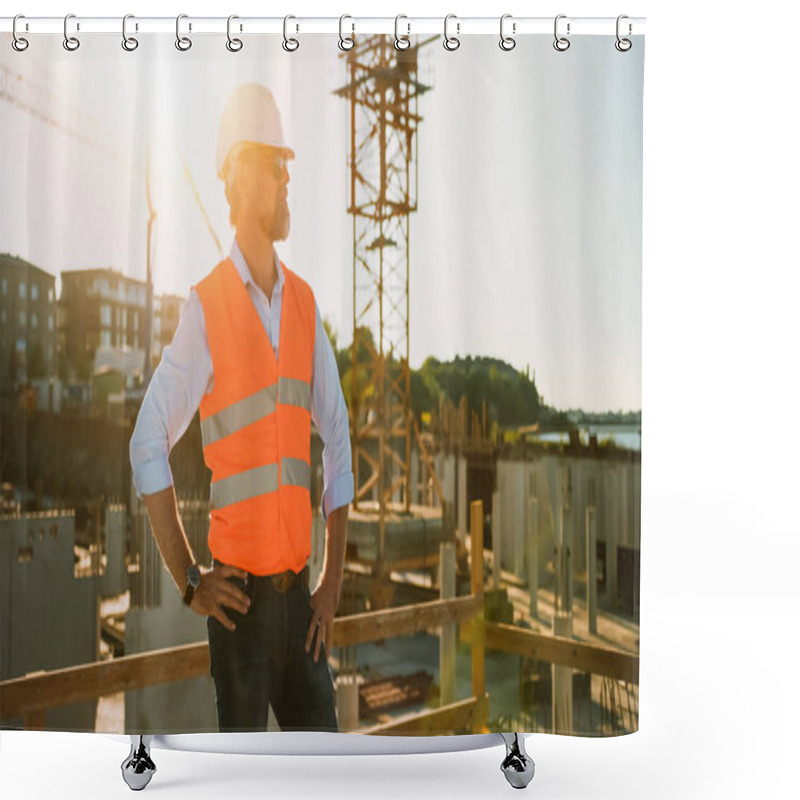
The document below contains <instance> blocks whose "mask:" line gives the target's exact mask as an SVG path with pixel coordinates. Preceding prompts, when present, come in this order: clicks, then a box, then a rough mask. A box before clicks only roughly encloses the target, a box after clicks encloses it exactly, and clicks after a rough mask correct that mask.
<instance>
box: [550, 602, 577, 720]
mask: <svg viewBox="0 0 800 800" xmlns="http://www.w3.org/2000/svg"><path fill="white" fill-rule="evenodd" d="M553 633H554V634H555V635H556V636H570V637H571V636H572V614H563V613H560V612H559V613H556V614H555V615H554V616H553ZM551 670H552V676H553V733H572V731H573V726H572V667H562V666H561V665H560V664H553V665H552V666H551Z"/></svg>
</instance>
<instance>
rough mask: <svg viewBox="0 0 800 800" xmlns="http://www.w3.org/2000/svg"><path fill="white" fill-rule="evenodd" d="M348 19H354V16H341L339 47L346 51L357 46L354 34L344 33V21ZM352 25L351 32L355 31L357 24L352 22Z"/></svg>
mask: <svg viewBox="0 0 800 800" xmlns="http://www.w3.org/2000/svg"><path fill="white" fill-rule="evenodd" d="M346 19H353V18H352V17H351V16H350V15H349V14H342V16H341V17H339V49H340V50H344V51H347V50H352V49H353V48H354V47H355V46H356V43H355V40H354V39H353V37H352V36H347V37H346V36H345V35H344V31H343V30H342V23H344V21H345V20H346ZM350 27H351V31H350V32H351V33H354V32H355V29H356V26H355V25H352V24H351V26H350Z"/></svg>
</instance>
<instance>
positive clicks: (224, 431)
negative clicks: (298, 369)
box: [200, 378, 311, 447]
mask: <svg viewBox="0 0 800 800" xmlns="http://www.w3.org/2000/svg"><path fill="white" fill-rule="evenodd" d="M278 398H280V402H281V403H283V404H284V405H289V406H300V408H304V409H305V410H306V411H309V412H310V411H311V387H310V386H309V385H308V384H307V383H306V382H305V381H299V380H297V379H296V378H278V383H277V384H274V383H273V384H272V386H267V387H266V388H264V389H260V390H259V391H257V392H256V393H255V394H251V395H250V397H245V398H244V400H239V402H237V403H234V404H233V405H231V406H228V407H227V408H224V409H222V410H221V411H218V412H217V413H216V414H212V415H211V416H210V417H206V419H204V420H203V421H202V422H201V423H200V430H201V433H202V435H203V446H204V447H205V446H206V445H209V444H212V443H213V442H216V441H218V440H219V439H223V438H224V437H226V436H230V435H231V434H232V433H236V431H238V430H241V429H242V428H246V427H247V426H248V425H252V424H253V423H254V422H257V421H258V420H260V419H261V417H265V416H266V415H267V414H272V413H273V412H274V411H275V407H276V405H277V403H278Z"/></svg>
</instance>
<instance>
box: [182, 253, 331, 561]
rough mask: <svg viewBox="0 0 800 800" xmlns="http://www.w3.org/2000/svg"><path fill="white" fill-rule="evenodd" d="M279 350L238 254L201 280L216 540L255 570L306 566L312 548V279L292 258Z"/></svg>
mask: <svg viewBox="0 0 800 800" xmlns="http://www.w3.org/2000/svg"><path fill="white" fill-rule="evenodd" d="M281 265H282V266H283V274H284V286H283V300H282V308H281V323H280V359H276V358H275V351H274V350H273V349H272V344H271V343H270V340H269V337H268V336H267V333H266V331H265V330H264V326H263V325H262V323H261V319H260V318H259V316H258V312H257V311H256V309H255V307H254V306H253V302H252V301H251V299H250V296H249V295H248V293H247V289H246V288H245V285H244V283H243V282H242V279H241V277H240V275H239V273H238V271H237V269H236V266H235V265H234V263H233V261H231V259H230V258H226V259H225V260H224V261H221V262H220V263H219V264H217V266H216V267H215V268H214V269H213V270H212V271H211V273H210V274H209V275H207V276H206V277H205V278H204V279H203V280H202V281H200V283H199V284H198V285H197V294H198V296H199V298H200V302H201V303H202V306H203V313H204V315H205V322H206V331H207V333H208V346H209V350H210V352H211V361H212V364H213V368H214V388H213V389H212V390H211V392H210V394H207V395H205V396H204V397H203V399H202V400H201V401H200V427H201V431H202V436H203V456H204V458H205V462H206V465H207V466H208V468H209V469H210V470H211V503H210V505H211V522H210V527H209V533H208V547H209V550H210V551H211V555H212V556H214V558H216V559H218V560H219V561H222V562H224V563H226V564H231V565H233V566H236V567H240V568H242V569H245V570H247V571H248V572H251V573H253V574H254V575H271V574H274V573H276V572H283V571H284V570H286V569H291V570H293V571H294V572H300V570H301V569H302V568H303V566H304V565H305V563H306V561H307V559H308V556H309V554H310V553H311V495H310V478H311V363H312V358H313V352H314V336H315V328H316V321H317V317H316V305H315V302H314V294H313V292H312V291H311V287H310V286H309V285H308V284H307V283H306V282H305V281H304V280H302V279H301V278H299V277H298V276H297V275H295V274H294V273H293V272H291V271H290V270H289V269H287V268H286V266H284V265H283V262H281Z"/></svg>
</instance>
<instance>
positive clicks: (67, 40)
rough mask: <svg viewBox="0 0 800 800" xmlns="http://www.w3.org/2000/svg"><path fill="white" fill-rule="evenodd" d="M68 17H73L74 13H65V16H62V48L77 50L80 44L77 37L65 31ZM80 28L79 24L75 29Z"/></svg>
mask: <svg viewBox="0 0 800 800" xmlns="http://www.w3.org/2000/svg"><path fill="white" fill-rule="evenodd" d="M70 19H75V15H74V14H67V16H66V17H64V49H65V50H69V51H70V52H72V51H73V50H77V49H78V48H79V47H80V46H81V43H80V40H79V39H78V38H77V37H75V36H70V35H69V33H67V24H68V23H69V21H70ZM76 25H77V23H76ZM80 29H81V28H80V25H77V30H80Z"/></svg>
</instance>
